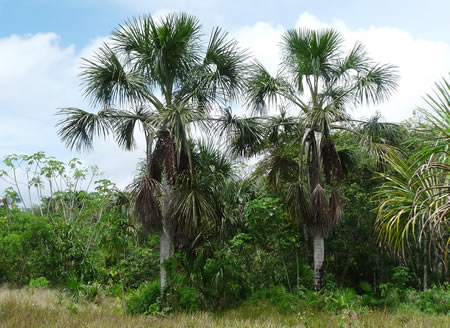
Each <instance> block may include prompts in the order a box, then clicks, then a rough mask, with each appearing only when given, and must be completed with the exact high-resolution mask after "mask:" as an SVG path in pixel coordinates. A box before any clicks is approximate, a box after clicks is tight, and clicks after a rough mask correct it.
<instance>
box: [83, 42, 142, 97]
mask: <svg viewBox="0 0 450 328" xmlns="http://www.w3.org/2000/svg"><path fill="white" fill-rule="evenodd" d="M80 75H81V79H82V86H83V89H84V96H85V97H86V98H89V99H90V100H91V102H92V104H93V105H106V106H111V105H112V102H113V101H119V103H120V104H122V103H126V102H131V103H133V102H136V101H142V100H143V99H144V98H145V94H146V92H147V85H146V80H145V79H144V77H143V76H142V74H141V73H140V72H139V71H135V70H130V67H129V65H128V64H127V63H126V62H125V63H124V62H122V61H121V60H120V58H119V56H118V55H117V54H116V53H115V52H114V50H113V49H111V48H110V47H109V46H108V45H107V44H106V43H105V44H103V46H102V47H101V48H100V49H99V50H98V51H97V53H96V54H95V56H94V59H92V60H88V59H84V65H83V66H82V72H81V74H80Z"/></svg>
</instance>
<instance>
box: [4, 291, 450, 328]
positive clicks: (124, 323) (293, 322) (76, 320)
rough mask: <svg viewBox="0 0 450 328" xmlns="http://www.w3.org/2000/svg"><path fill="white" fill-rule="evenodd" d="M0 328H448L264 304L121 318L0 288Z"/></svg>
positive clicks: (411, 318) (105, 307) (56, 297)
mask: <svg viewBox="0 0 450 328" xmlns="http://www.w3.org/2000/svg"><path fill="white" fill-rule="evenodd" d="M0 327H11V328H16V327H27V328H34V327H49V328H50V327H64V328H72V327H74V328H75V327H77V328H78V327H105V328H106V327H108V328H109V327H130V328H131V327H133V328H134V327H174V328H175V327H183V328H184V327H192V328H197V327H198V328H202V327H205V328H206V327H223V328H232V327H266V328H269V327H450V318H448V317H445V316H429V315H424V314H420V313H401V314H390V313H387V312H383V311H374V312H368V313H364V314H358V313H355V312H351V311H344V312H342V313H340V314H330V313H327V312H310V311H306V310H305V311H304V312H300V313H289V314H282V313H279V312H278V311H276V310H274V309H273V308H272V307H270V306H269V305H261V306H250V305H248V306H243V307H240V308H238V309H235V310H230V311H227V312H225V313H223V314H211V313H203V312H201V313H194V314H175V315H174V316H167V317H161V316H159V317H154V316H125V315H123V314H122V311H121V307H120V301H119V300H117V299H112V298H106V297H103V298H98V299H96V300H95V302H79V303H74V302H72V300H71V299H69V298H67V297H65V296H63V295H62V294H61V293H60V292H58V291H55V290H49V289H41V290H35V291H30V290H28V289H9V288H7V287H2V288H0Z"/></svg>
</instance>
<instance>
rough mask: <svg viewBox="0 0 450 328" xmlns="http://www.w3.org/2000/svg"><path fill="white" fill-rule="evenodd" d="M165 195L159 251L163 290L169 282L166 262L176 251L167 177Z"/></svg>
mask: <svg viewBox="0 0 450 328" xmlns="http://www.w3.org/2000/svg"><path fill="white" fill-rule="evenodd" d="M163 197H164V199H163V201H162V207H161V217H162V231H161V243H160V251H159V262H160V265H161V292H162V291H163V290H164V288H165V287H166V284H167V270H166V268H165V266H164V262H165V261H166V260H168V259H170V258H171V257H172V255H173V253H174V237H173V233H172V231H173V229H172V226H171V222H170V217H169V185H168V183H167V179H165V180H164V193H163Z"/></svg>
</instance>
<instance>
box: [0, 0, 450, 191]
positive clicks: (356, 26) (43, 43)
mask: <svg viewBox="0 0 450 328" xmlns="http://www.w3.org/2000/svg"><path fill="white" fill-rule="evenodd" d="M172 11H185V12H188V13H190V14H194V15H196V16H198V17H199V19H200V21H201V22H202V24H203V25H204V27H205V28H204V33H205V34H208V33H209V31H210V30H211V28H212V27H213V26H220V27H223V28H224V29H225V30H226V31H229V33H230V36H231V37H233V38H235V39H237V40H238V42H239V43H240V44H241V45H242V46H243V47H246V48H248V49H249V50H250V51H251V53H252V54H253V55H254V56H255V57H256V58H257V59H259V60H260V61H261V62H262V63H263V64H264V65H266V66H267V67H268V69H269V70H270V71H271V72H275V71H276V69H277V64H278V60H279V58H278V55H279V54H278V47H277V45H278V42H279V39H280V35H281V34H282V33H283V31H284V30H285V29H287V28H293V27H310V28H323V27H333V28H336V29H338V30H339V31H340V32H341V33H342V35H343V37H344V38H345V39H346V40H347V41H348V46H349V47H350V46H351V45H352V44H353V43H354V42H356V41H361V42H362V43H363V44H365V45H366V46H367V49H368V51H369V53H370V55H371V56H372V57H373V58H374V59H375V60H376V61H379V62H383V63H392V64H395V65H397V66H398V67H399V73H400V75H401V80H400V87H399V90H398V92H397V94H395V95H394V96H393V97H392V99H391V100H390V101H389V102H388V103H386V104H383V105H380V106H375V107H370V108H362V109H358V110H357V111H355V112H352V114H353V115H355V116H357V117H367V116H369V115H371V114H373V113H374V112H375V111H380V112H381V113H382V114H383V116H384V117H385V118H386V119H387V120H390V121H397V122H398V121H401V120H404V119H407V118H408V117H410V116H411V115H412V112H413V110H414V108H415V107H416V106H417V105H421V104H423V102H422V100H421V96H423V95H424V94H425V93H426V92H430V91H431V89H432V87H433V83H434V82H435V81H437V80H438V79H439V78H440V77H442V76H445V75H447V74H448V72H450V33H449V32H450V28H449V27H450V24H449V23H448V17H447V16H448V13H449V12H450V1H444V0H428V1H399V0H397V1H396V0H390V1H385V0H379V1H361V0H360V1H354V0H350V1H310V0H309V1H304V0H295V1H291V0H289V1H244V0H241V1H234V0H228V1H225V0H221V1H216V0H210V1H194V0H191V1H173V0H166V1H156V0H151V1H145V0H97V1H94V0H91V1H89V0H59V1H58V0H41V1H40V0H0V22H1V23H0V90H1V91H0V159H2V158H3V157H4V156H5V155H6V154H11V153H28V154H30V153H34V152H37V151H45V152H46V153H47V154H48V155H52V156H55V157H57V158H58V159H61V160H65V161H67V160H69V159H70V158H72V157H79V158H81V159H82V160H83V161H84V162H85V163H87V164H98V165H99V167H100V169H101V170H103V171H105V177H107V178H110V179H112V180H113V181H114V182H116V183H118V184H119V186H124V185H126V184H127V182H129V181H130V180H131V177H132V176H133V172H134V169H135V166H136V161H137V160H138V158H141V157H143V151H142V148H139V149H138V150H137V151H136V152H133V153H124V152H122V151H121V150H119V149H118V148H117V147H116V146H115V145H114V143H113V142H111V141H105V142H103V141H101V142H98V144H97V145H96V149H95V150H96V151H95V152H94V153H89V154H85V153H83V154H79V153H75V152H69V151H68V150H66V149H65V148H64V146H63V145H62V144H61V143H60V141H59V140H58V138H57V136H56V128H55V127H54V125H55V123H56V121H57V117H55V115H54V114H55V113H56V111H57V108H61V107H68V106H75V107H81V108H84V109H88V110H89V109H90V108H89V104H88V103H87V102H86V101H84V100H83V99H82V97H81V90H80V87H79V82H80V81H79V77H78V74H79V73H80V63H81V61H80V58H81V57H87V58H89V57H91V56H92V54H93V51H94V50H95V49H96V48H98V46H99V45H100V44H101V42H103V41H104V40H106V39H107V37H108V35H109V34H110V33H111V31H112V30H114V29H115V28H116V27H117V26H118V24H121V23H123V22H124V21H125V20H126V19H127V18H131V17H133V16H136V15H141V14H152V15H155V16H161V15H164V14H165V13H168V12H172ZM118 159H120V160H118ZM0 167H1V165H0ZM3 188H4V185H2V184H1V182H0V195H1V193H2V189H3Z"/></svg>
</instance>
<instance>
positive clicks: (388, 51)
mask: <svg viewBox="0 0 450 328" xmlns="http://www.w3.org/2000/svg"><path fill="white" fill-rule="evenodd" d="M296 27H308V28H314V29H316V28H326V27H332V28H335V29H337V30H338V31H340V32H341V33H342V36H343V38H344V39H345V41H346V46H347V48H348V49H349V48H350V47H351V46H353V44H354V43H355V42H357V41H360V42H362V44H363V45H365V46H366V48H367V50H368V52H369V55H370V56H371V57H372V58H373V59H374V60H375V61H376V62H379V63H388V64H394V65H396V66H398V73H399V75H400V81H399V88H398V90H397V92H396V93H395V94H394V95H393V96H392V98H391V99H390V100H389V101H388V102H386V103H385V104H381V105H379V106H376V107H375V106H372V107H369V108H368V107H365V108H361V109H360V110H357V111H356V112H355V113H354V114H355V116H358V117H368V116H370V115H372V114H373V113H374V111H375V110H379V111H380V112H381V113H382V114H383V116H384V117H385V118H386V120H389V121H395V122H399V121H401V120H404V119H407V118H409V117H411V115H412V112H413V110H414V109H415V108H416V107H417V106H420V105H423V102H422V97H423V96H424V95H425V94H426V93H429V92H430V91H431V89H432V88H433V86H434V83H435V82H437V81H438V80H440V79H441V77H443V76H446V75H447V73H448V72H450V45H449V44H447V43H445V42H439V41H427V40H417V39H414V38H413V36H412V35H411V34H409V33H408V32H406V31H403V30H401V29H398V28H393V27H376V26H371V27H370V28H369V29H356V30H352V29H350V28H349V27H347V26H346V25H345V23H344V22H342V21H340V20H334V21H332V22H330V23H325V22H322V21H320V20H319V19H317V18H316V17H314V16H312V15H310V14H309V13H303V14H301V15H300V17H299V19H298V20H297V23H296Z"/></svg>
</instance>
